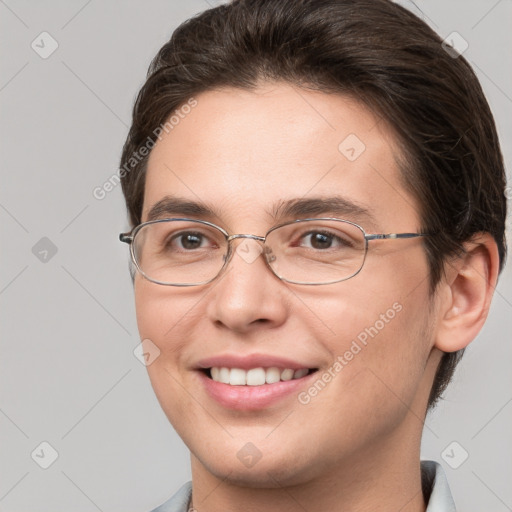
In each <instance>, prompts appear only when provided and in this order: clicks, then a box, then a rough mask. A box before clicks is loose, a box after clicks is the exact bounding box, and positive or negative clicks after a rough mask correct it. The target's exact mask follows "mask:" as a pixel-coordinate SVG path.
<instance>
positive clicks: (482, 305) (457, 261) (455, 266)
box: [434, 233, 499, 352]
mask: <svg viewBox="0 0 512 512" xmlns="http://www.w3.org/2000/svg"><path fill="white" fill-rule="evenodd" d="M463 247H464V249H465V253H464V254H463V255H462V256H457V257H456V258H453V259H450V260H449V261H447V262H446V264H445V277H444V278H443V280H442V282H441V283H439V285H438V286H439V287H438V295H439V297H440V304H439V316H438V325H437V332H436V336H435V343H434V345H435V346H436V347H437V348H438V349H440V350H442V351H443V352H455V351H457V350H460V349H462V348H465V347H466V346H467V345H469V343H471V341H473V340H474V339H475V338H476V335H477V334H478V333H479V331H480V329H481V328H482V326H483V324H484V322H485V320H486V318H487V313H488V312H489V308H490V306H491V299H492V296H493V293H494V289H495V287H496V283H497V280H498V269H499V255H498V247H497V245H496V242H495V240H494V238H493V237H492V236H491V235H490V234H489V233H478V234H476V235H475V236H474V237H473V238H472V239H471V240H470V241H468V242H466V243H464V244H463Z"/></svg>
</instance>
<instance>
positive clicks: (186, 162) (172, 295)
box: [135, 83, 438, 486]
mask: <svg viewBox="0 0 512 512" xmlns="http://www.w3.org/2000/svg"><path fill="white" fill-rule="evenodd" d="M196 100H197V105H196V106H195V107H194V108H193V109H191V112H190V113H189V114H188V115H187V116H185V117H184V118H183V119H181V120H180V122H179V124H177V125H175V126H174V128H173V129H172V130H171V131H170V132H169V133H168V134H164V136H163V137H162V138H161V140H159V141H158V143H157V144H156V145H155V147H154V149H153V150H152V153H151V155H150V158H149V162H148V170H147V177H146V186H145V195H144V206H143V221H146V220H147V219H148V214H149V212H150V210H151V209H152V207H153V206H154V205H155V204H156V203H158V202H160V201H162V200H163V199H164V198H166V197H170V198H180V199H184V200H187V201H190V202H195V203H200V204H201V205H206V206H207V207H208V208H209V210H210V213H208V214H207V213H205V212H203V213H201V214H197V213H194V211H191V210H190V209H189V210H188V211H187V212H186V213H187V214H186V215H185V214H184V212H183V211H181V210H179V209H178V208H176V209H174V210H171V209H168V210H165V211H163V212H162V211H161V212H160V214H159V216H160V217H162V218H165V217H190V218H195V219H201V220H207V221H210V222H213V223H215V224H217V225H219V226H221V227H223V228H224V229H226V231H228V232H229V233H230V234H233V233H237V234H239V233H243V234H247V233H250V234H254V235H260V236H264V235H265V233H266V232H267V231H268V230H269V229H270V228H271V227H273V226H275V225H276V224H278V223H281V222H285V221H287V220H294V219H297V218H308V217H309V218H311V217H336V218H345V219H347V220H350V221H353V222H355V223H357V224H360V225H361V226H362V227H363V228H364V229H365V230H366V232H367V233H401V232H417V231H419V229H420V221H419V214H418V211H419V208H418V204H417V201H416V200H415V199H414V198H413V197H412V196H411V195H410V194H409V193H408V192H407V191H406V190H405V189H404V187H403V185H402V183H401V180H400V175H399V170H398V165H397V156H398V150H397V147H396V140H395V138H394V135H393V132H392V130H391V129H390V128H389V127H388V126H386V124H385V123H384V121H382V120H379V118H378V117H376V116H374V115H373V114H372V113H371V112H370V111H369V110H367V109H366V108H365V107H364V106H363V105H361V104H360V103H358V102H356V101H355V100H353V99H350V98H347V97H344V96H339V95H327V94H324V93H319V92H310V91H305V90H298V89H296V88H292V87H291V86H289V85H286V84H281V83H276V84H262V85H261V86H260V87H259V88H258V89H257V90H254V91H245V90H238V89H224V90H218V91H209V92H205V93H203V94H201V95H199V96H197V97H196ZM334 196H336V197H337V198H342V199H343V200H344V201H345V203H348V204H351V203H352V204H355V205H357V206H358V208H357V209H356V208H345V209H344V210H342V211H340V210H337V209H333V208H332V207H331V206H329V204H328V201H327V199H328V198H332V197H334ZM309 199H317V200H320V207H319V206H318V205H317V207H316V209H315V210H314V211H312V212H311V210H310V212H309V213H308V212H306V211H304V212H303V213H300V212H299V214H298V215H297V214H296V215H295V216H294V217H288V216H285V217H283V216H282V215H281V213H282V212H283V211H284V210H283V208H278V206H279V205H282V204H284V203H286V202H287V201H293V200H309ZM322 205H323V206H322ZM324 210H325V211H324ZM244 243H245V244H247V245H246V246H245V247H246V248H248V247H250V243H249V242H248V241H247V239H238V240H234V242H233V249H234V252H233V257H232V259H231V260H230V262H229V264H228V266H227V267H226V268H225V271H224V272H223V273H222V274H221V275H220V276H219V277H218V278H217V279H215V280H214V281H212V282H210V283H208V284H205V285H200V286H191V287H181V288H179V287H173V286H161V285H158V284H155V283H152V282H150V281H148V280H146V279H144V278H143V277H142V276H141V275H140V274H137V276H136V278H135V297H136V309H137V321H138V326H139V331H140V336H141V339H149V340H151V341H152V342H153V343H154V344H155V345H156V346H157V347H158V349H159V350H160V354H159V356H158V357H157V358H156V359H155V360H154V362H153V363H152V364H151V365H149V366H148V372H149V376H150V379H151V383H152V386H153V388H154V390H155V392H156V395H157V397H158V400H159V402H160V404H161V406H162V408H163V410H164V411H165V413H166V415H167V417H168V418H169V420H170V422H171V423H172V424H173V426H174V427H175V429H176V430H177V432H178V433H179V435H180V436H181V437H182V439H183V440H184V441H185V443H186V444H187V446H188V447H189V449H190V451H191V453H192V466H193V471H203V472H204V473H205V474H209V475H213V476H215V477H218V478H222V479H224V478H226V477H227V476H228V475H229V477H228V479H229V480H231V481H233V482H242V483H244V484H246V485H250V486H264V485H265V486H267V485H272V486H273V485H275V483H276V482H279V484H280V485H284V484H285V483H286V484H293V483H304V482H306V481H307V480H311V479H315V478H321V477H322V478H323V477H325V475H328V474H331V475H332V474H333V471H337V472H339V471H343V468H345V470H349V469H350V470H351V471H355V470H356V469H355V468H357V467H360V466H362V465H363V462H362V461H365V460H372V461H373V464H383V465H384V464H385V463H386V460H387V458H388V457H390V456H391V457H393V459H395V458H396V457H397V455H398V456H399V454H400V452H401V451H403V452H404V453H406V452H408V451H411V450H413V451H414V455H416V452H415V450H416V448H412V446H415V444H414V443H416V442H418V443H419V436H420V434H421V427H422V422H421V418H423V417H424V413H425V407H426V401H427V398H428V392H429V390H430V386H431V382H432V378H433V369H434V366H435V365H434V363H435V362H437V361H438V359H436V360H435V361H434V359H435V352H436V351H435V349H434V350H433V349H432V346H433V342H432V340H433V331H434V330H435V318H434V313H433V312H434V311H435V306H434V307H429V304H430V305H432V304H431V302H430V296H429V280H428V275H429V274H428V266H427V261H426V257H425V252H424V249H423V247H422V240H421V238H416V239H405V240H375V241H370V242H369V249H368V253H367V256H366V260H365V263H364V266H363V268H362V270H361V272H359V273H358V274H357V275H356V276H354V277H353V278H351V279H349V280H346V281H342V282H338V283H335V284H328V285H320V286H305V285H299V284H291V283H287V282H284V281H282V280H280V279H279V278H277V277H276V276H275V275H273V274H272V272H271V271H270V270H269V268H268V267H267V266H266V263H265V261H264V257H263V255H259V256H257V257H256V258H255V259H252V258H244V257H243V254H242V253H241V252H239V250H238V251H237V248H239V247H241V246H242V245H243V244H244ZM252 243H253V244H256V245H258V244H259V242H252ZM250 250H251V251H252V250H254V248H252V249H250ZM432 326H433V327H432ZM220 367H224V368H228V369H232V368H239V369H245V370H251V369H255V368H263V370H265V375H266V377H267V380H270V381H272V379H273V378H275V375H276V372H277V370H275V369H273V370H270V371H267V369H268V368H271V367H273V368H277V369H278V373H277V375H278V378H279V379H280V381H279V382H273V383H266V384H261V385H255V386H252V385H234V384H233V385H232V384H227V383H222V382H217V381H216V380H213V379H212V370H211V368H220ZM285 370H288V372H286V371H285ZM292 370H293V372H292ZM227 371H228V370H217V369H214V370H213V374H214V376H215V377H216V379H217V380H218V379H219V378H220V377H219V374H220V373H222V372H224V373H222V374H223V375H226V372H227ZM306 371H308V373H307V375H304V373H306ZM292 373H293V375H294V376H295V377H296V378H293V379H291V380H286V379H287V378H289V377H290V375H291V374H292ZM248 374H252V375H253V376H258V375H259V376H260V377H261V375H262V370H256V371H254V372H252V373H251V372H248ZM248 374H247V375H248ZM229 375H230V376H231V378H232V379H234V378H235V377H236V376H238V377H240V375H241V378H242V379H243V378H245V376H246V374H245V373H244V372H242V373H240V372H236V371H235V372H231V373H230V374H229ZM272 376H274V377H272ZM222 378H223V377H222ZM255 378H256V377H255ZM256 380H257V378H256ZM232 382H234V380H233V381H232ZM418 446H419V444H418ZM354 461H357V464H355V463H354ZM269 475H272V476H271V477H270V476H269Z"/></svg>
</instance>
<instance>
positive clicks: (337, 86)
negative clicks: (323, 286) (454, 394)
mask: <svg viewBox="0 0 512 512" xmlns="http://www.w3.org/2000/svg"><path fill="white" fill-rule="evenodd" d="M454 57H455V56H454V54H453V50H452V51H450V52H448V51H446V49H445V48H444V47H443V45H442V40H441V38H440V37H439V36H438V35H437V34H436V33H435V32H434V31H433V30H432V29H430V28H429V27H428V25H427V24H426V23H424V22H423V21H422V20H420V19H419V18H418V17H416V16H415V15H414V14H412V13H411V12H409V11H408V10H406V9H404V8H403V7H401V6H399V5H397V4H394V3H393V2H391V1H390V0H294V1H289V0H238V1H237V0H235V1H233V2H232V3H230V4H227V5H221V6H219V7H216V8H213V9H209V10H207V11H205V12H203V13H201V14H199V15H198V16H196V17H194V18H192V19H190V20H188V21H186V22H185V23H183V24H182V25H180V26H179V27H178V28H177V29H176V30H175V32H174V33H173V35H172V37H171V39H170V41H169V42H167V43H166V44H165V45H164V46H163V47H162V48H161V49H160V51H159V52H158V54H157V55H156V57H155V58H154V59H153V61H152V62H151V65H150V67H149V71H148V77H147V80H146V83H145V84H144V86H143V87H142V89H141V90H140V92H139V94H138V97H137V100H136V102H135V105H134V108H133V121H132V126H131V128H130V131H129V134H128V137H127V140H126V143H125V145H124V148H123V152H122V157H121V169H122V170H124V172H123V173H122V174H121V178H122V180H121V181H122V187H123V193H124V196H125V199H126V203H127V208H128V212H129V216H130V221H131V223H132V225H133V226H135V225H137V224H139V223H140V222H141V215H142V203H143V197H144V182H145V169H146V164H147V159H148V157H147V156H146V157H144V158H142V159H133V155H134V154H136V153H137V152H138V150H139V148H140V147H141V146H143V145H144V144H147V143H148V141H152V142H153V143H154V141H155V139H156V136H155V129H156V128H157V127H159V126H161V125H163V124H164V123H165V122H166V120H167V119H168V118H169V116H170V115H171V113H172V112H173V111H174V110H175V109H177V108H178V107H179V106H180V105H183V104H184V103H185V102H186V101H187V100H188V99H189V98H190V97H191V96H194V95H197V94H199V93H201V92H204V91H206V90H211V89H214V88H218V87H238V88H243V89H253V88H255V87H257V86H258V84H259V83H260V82H261V81H263V80H269V81H275V80H279V81H286V82H289V83H292V84H294V85H296V86H298V87H303V88H308V89H314V90H318V91H324V92H328V93H340V94H348V95H352V96H355V97H356V98H358V99H359V100H361V101H362V102H364V103H365V104H366V105H367V106H369V107H370V108H371V109H372V110H373V112H374V113H376V114H377V115H378V116H381V117H383V118H384V119H385V120H386V121H387V122H388V123H389V124H390V125H391V126H392V127H393V128H394V129H395V131H396V133H397V135H398V139H399V143H400V146H401V150H402V153H403V154H402V155H401V156H402V160H403V161H402V162H401V171H402V178H403V181H404V185H405V186H406V187H407V189H408V190H410V191H411V192H412V193H413V195H414V196H415V197H416V198H417V200H418V203H419V205H420V212H419V213H420V218H421V222H422V226H421V229H422V230H423V231H425V232H428V233H435V234H436V236H434V237H429V238H428V239H426V241H425V248H426V252H427V256H428V261H429V266H430V273H431V291H432V292H433V291H434V290H435V286H436V284H437V283H438V282H439V281H440V279H441V276H442V272H443V268H444V263H445V261H446V257H447V256H450V255H453V254H456V253H458V252H460V250H461V244H462V243H463V242H465V241H467V240H469V239H470V238H471V237H472V236H473V235H475V234H476V233H478V232H488V233H490V234H491V235H492V236H493V237H494V239H495V240H496V243H497V245H498V251H499V256H500V270H501V268H502V267H503V262H504V259H505V254H506V245H505V218H506V197H505V186H506V179H505V170H504V165H503V158H502V155H501V150H500V145H499V141H498V136H497V133H496V127H495V123H494V119H493V116H492V114H491V111H490V108H489V105H488V103H487V101H486V99H485V97H484V94H483V92H482V89H481V87H480V84H479V82H478V79H477V78H476V76H475V74H474V72H473V71H472V69H471V67H470V66H469V64H468V63H467V61H466V60H465V59H464V58H463V57H462V56H459V57H456V58H454ZM462 353H463V351H458V352H453V353H445V354H444V355H443V358H442V360H441V363H440V364H439V368H438V370H437V374H436V376H435V379H434V383H433V387H432V390H431V393H430V397H429V402H428V405H429V408H430V407H432V406H433V405H434V404H435V403H436V401H437V400H438V399H439V398H440V396H441V394H442V393H443V391H444V390H445V388H446V386H447V384H448V383H449V381H450V379H451V377H452V375H453V372H454V370H455V367H456V365H457V363H458V361H459V360H460V358H461V356H462Z"/></svg>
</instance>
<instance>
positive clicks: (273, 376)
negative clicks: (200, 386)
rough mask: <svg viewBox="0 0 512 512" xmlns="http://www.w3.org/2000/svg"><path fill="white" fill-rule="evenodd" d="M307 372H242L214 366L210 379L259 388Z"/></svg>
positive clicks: (258, 370) (260, 370) (237, 369)
mask: <svg viewBox="0 0 512 512" xmlns="http://www.w3.org/2000/svg"><path fill="white" fill-rule="evenodd" d="M308 372H309V370H308V369H307V368H301V369H300V370H292V369H291V368H285V369H284V370H282V369H280V368H276V367H271V368H261V367H260V368H251V369H250V370H242V369H241V368H226V367H224V366H223V367H218V366H214V367H213V368H211V369H210V373H211V376H212V379H213V380H214V381H216V382H222V383H223V384H231V385H232V386H246V385H247V386H261V385H263V384H265V383H266V384H273V383H274V382H279V381H280V380H292V379H300V378H302V377H304V376H305V375H307V374H308Z"/></svg>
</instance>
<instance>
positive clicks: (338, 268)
mask: <svg viewBox="0 0 512 512" xmlns="http://www.w3.org/2000/svg"><path fill="white" fill-rule="evenodd" d="M422 236H428V235H427V234H426V233H390V234H367V233H366V232H365V231H364V229H363V228H362V227H361V226H359V225H357V224H354V223H353V222H350V221H348V220H342V219H333V218H318V219H300V220H293V221H290V222H286V223H284V224H279V225H277V226H274V227H273V228H271V229H270V230H269V231H268V232H267V234H266V235H265V236H256V235H244V234H238V235H230V234H229V233H228V232H227V231H225V230H224V229H222V228H221V227H219V226H217V225H215V224H212V223H211V222H207V221H204V220H195V219H187V218H172V219H159V220H152V221H149V222H144V223H142V224H139V225H138V226H136V227H135V228H134V229H133V230H132V231H131V232H129V233H121V234H120V235H119V239H120V240H121V242H125V243H127V244H130V252H131V257H132V261H133V263H134V264H135V266H136V268H137V270H138V271H139V272H140V273H141V274H142V275H143V276H144V277H145V278H146V279H148V280H149V281H151V282H153V283H156V284H161V285H166V286H197V285H202V284H207V283H209V282H211V281H213V280H214V279H215V278H216V277H218V276H219V275H220V274H221V272H222V271H223V270H224V268H225V267H226V266H227V265H228V263H229V261H230V259H231V257H232V255H233V246H232V243H231V242H233V241H234V240H237V239H239V238H248V239H251V240H255V241H257V242H261V243H262V244H263V245H262V246H261V245H260V247H259V253H258V254H257V257H259V255H260V254H263V256H264V260H265V263H266V264H267V266H268V267H269V268H270V270H271V271H272V272H273V273H274V274H275V275H276V276H277V277H278V278H279V279H281V280H283V281H286V282H288V283H294V284H304V285H321V284H333V283H338V282H340V281H345V280H347V279H350V278H351V277H354V276H355V275H356V274H358V273H359V272H360V271H361V269H362V268H363V264H364V261H365V258H366V253H367V252H368V242H369V241H371V240H397V239H400V238H416V237H422ZM246 251H247V252H249V248H246ZM237 252H239V254H240V255H241V256H243V254H242V252H241V251H240V247H239V250H237ZM253 259H254V258H253ZM246 261H248V260H247V259H246Z"/></svg>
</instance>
